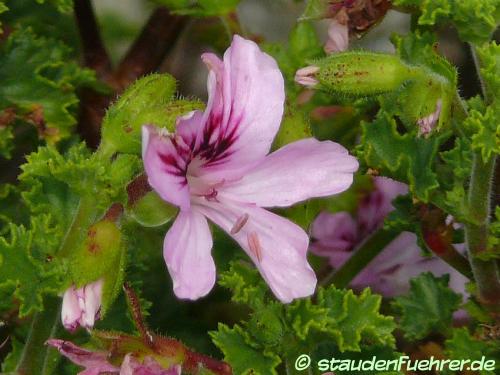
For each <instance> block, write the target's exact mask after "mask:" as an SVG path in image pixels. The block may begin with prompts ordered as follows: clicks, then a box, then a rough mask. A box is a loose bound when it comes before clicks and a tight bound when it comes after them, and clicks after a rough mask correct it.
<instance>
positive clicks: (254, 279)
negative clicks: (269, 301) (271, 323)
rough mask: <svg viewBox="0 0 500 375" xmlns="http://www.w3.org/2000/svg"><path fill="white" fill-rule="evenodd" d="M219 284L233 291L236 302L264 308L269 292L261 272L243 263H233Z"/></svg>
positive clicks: (233, 298)
mask: <svg viewBox="0 0 500 375" xmlns="http://www.w3.org/2000/svg"><path fill="white" fill-rule="evenodd" d="M219 284H220V285H221V286H223V287H225V288H228V289H230V290H231V292H232V298H231V299H232V300H233V301H234V302H239V303H245V304H247V305H249V306H252V307H260V306H262V304H263V303H264V299H265V296H266V294H267V292H268V288H267V286H266V285H265V284H264V282H263V281H262V277H261V276H260V275H259V272H258V271H257V270H256V269H255V268H251V267H248V266H246V265H245V264H244V263H242V262H232V263H231V266H230V269H229V270H228V271H227V272H224V273H223V274H222V275H221V277H220V280H219Z"/></svg>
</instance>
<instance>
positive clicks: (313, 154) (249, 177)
mask: <svg viewBox="0 0 500 375" xmlns="http://www.w3.org/2000/svg"><path fill="white" fill-rule="evenodd" d="M357 169H358V162H357V160H356V159H355V158H354V157H353V156H351V155H349V154H348V152H347V150H346V149H345V148H344V147H342V146H341V145H339V144H337V143H334V142H331V141H323V142H320V141H318V140H316V139H314V138H308V139H303V140H300V141H297V142H294V143H290V144H288V145H286V146H284V147H282V148H281V149H279V150H278V151H275V152H273V153H272V154H270V155H268V156H267V157H266V158H265V159H264V161H263V162H262V163H260V164H259V165H258V166H256V167H255V168H254V169H252V170H251V171H250V172H248V173H247V174H246V175H245V176H244V177H243V178H242V179H241V180H239V181H236V182H233V183H232V184H228V185H227V186H224V188H223V189H224V192H225V193H226V194H227V195H229V196H231V197H233V199H235V200H238V201H244V202H248V203H255V204H256V205H258V206H261V207H276V206H280V207H281V206H290V205H292V204H294V203H296V202H300V201H304V200H306V199H309V198H313V197H324V196H328V195H332V194H337V193H340V192H342V191H344V190H346V189H347V188H348V187H349V186H350V185H351V184H352V180H353V174H354V172H356V170H357Z"/></svg>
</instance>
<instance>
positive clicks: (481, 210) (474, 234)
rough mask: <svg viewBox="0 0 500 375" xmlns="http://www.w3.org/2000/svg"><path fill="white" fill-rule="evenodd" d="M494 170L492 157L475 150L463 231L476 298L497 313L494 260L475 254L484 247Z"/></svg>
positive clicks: (499, 283)
mask: <svg viewBox="0 0 500 375" xmlns="http://www.w3.org/2000/svg"><path fill="white" fill-rule="evenodd" d="M494 170H495V158H491V159H490V160H488V161H486V162H485V161H483V159H482V157H481V155H480V154H479V153H475V155H474V162H473V166H472V176H471V181H470V187H469V195H468V204H469V210H470V212H471V215H472V218H473V222H470V223H467V224H466V225H465V235H466V244H467V251H468V253H469V260H470V263H471V268H472V272H473V274H474V279H475V281H476V284H477V293H478V299H479V301H480V302H481V303H483V304H484V306H485V307H486V308H487V309H489V310H491V311H492V312H494V313H500V275H499V272H498V267H497V264H496V262H494V261H491V260H490V261H485V260H481V259H479V258H478V256H480V255H481V254H482V253H483V252H484V251H486V250H487V238H488V227H489V223H490V197H491V192H492V181H493V173H494Z"/></svg>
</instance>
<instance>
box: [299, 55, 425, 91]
mask: <svg viewBox="0 0 500 375" xmlns="http://www.w3.org/2000/svg"><path fill="white" fill-rule="evenodd" d="M417 75H418V70H416V69H415V68H414V67H412V66H409V65H407V64H405V63H404V62H403V61H402V60H401V59H399V58H398V57H397V56H394V55H388V54H381V53H375V52H345V53H338V54H334V55H331V56H329V57H327V58H325V59H323V60H321V61H319V62H317V63H316V66H315V67H314V69H313V68H312V67H307V68H303V69H299V70H298V71H297V77H298V78H296V81H297V82H299V83H300V84H303V85H306V86H309V87H310V86H313V83H316V84H318V85H315V87H316V88H323V89H326V90H328V91H333V92H338V93H341V94H347V95H355V96H358V95H361V96H368V95H375V94H380V93H384V92H389V91H393V90H396V89H398V88H399V87H401V85H402V84H403V82H405V81H407V80H410V79H412V78H415V77H417Z"/></svg>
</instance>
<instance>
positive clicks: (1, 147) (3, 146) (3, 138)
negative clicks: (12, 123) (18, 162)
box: [0, 126, 14, 159]
mask: <svg viewBox="0 0 500 375" xmlns="http://www.w3.org/2000/svg"><path fill="white" fill-rule="evenodd" d="M13 141H14V134H13V133H12V128H10V127H5V128H2V127H1V126H0V156H3V157H4V158H6V159H9V158H10V155H11V152H12V149H13V148H14V142H13Z"/></svg>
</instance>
